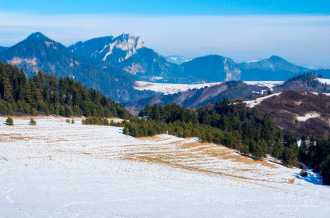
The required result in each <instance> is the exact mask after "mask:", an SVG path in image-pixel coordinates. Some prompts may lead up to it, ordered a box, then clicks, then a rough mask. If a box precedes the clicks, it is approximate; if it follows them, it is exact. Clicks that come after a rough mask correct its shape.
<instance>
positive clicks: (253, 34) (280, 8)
mask: <svg viewBox="0 0 330 218" xmlns="http://www.w3.org/2000/svg"><path fill="white" fill-rule="evenodd" d="M35 31H40V32H43V33H44V34H45V35H47V36H49V37H50V38H52V39H54V40H56V41H59V42H61V43H63V44H64V45H70V44H72V43H75V42H77V41H80V40H82V41H84V40H88V39H90V38H93V37H99V36H105V35H115V36H116V35H119V34H121V33H130V34H132V35H136V36H140V37H141V38H142V39H143V41H144V42H145V44H146V46H147V47H151V48H153V49H154V50H156V51H157V52H159V53H160V54H163V55H183V56H186V57H196V56H201V55H207V54H219V55H224V56H228V57H231V58H233V59H235V60H239V61H247V60H253V59H263V58H268V57H269V56H271V55H279V56H282V57H284V58H286V59H287V60H289V61H292V62H294V63H297V64H309V65H321V66H330V40H329V39H330V1H325V0H321V1H296V0H291V1H289V0H286V1H284V0H276V1H275V0H272V1H268V0H251V1H242V0H231V1H230V0H226V1H214V0H208V1H201V0H192V1H188V0H186V1H182V0H176V1H173V0H168V1H161V0H154V1H146V0H136V1H129V0H122V1H112V0H110V1H109V0H108V1H105V0H94V1H86V0H80V1H76V0H74V1H73V0H71V1H70V0H57V1H45V0H43V1H41V0H29V1H26V0H25V1H23V0H10V1H8V0H0V45H2V46H11V45H13V44H15V43H17V42H19V41H20V40H22V39H24V38H26V37H27V36H28V35H29V34H31V33H32V32H35Z"/></svg>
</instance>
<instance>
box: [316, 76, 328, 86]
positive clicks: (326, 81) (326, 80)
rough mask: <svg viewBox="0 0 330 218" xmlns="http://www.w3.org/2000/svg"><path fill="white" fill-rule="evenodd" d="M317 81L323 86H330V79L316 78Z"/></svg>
mask: <svg viewBox="0 0 330 218" xmlns="http://www.w3.org/2000/svg"><path fill="white" fill-rule="evenodd" d="M315 80H318V81H319V82H320V83H322V84H327V85H330V79H323V78H316V79H315Z"/></svg>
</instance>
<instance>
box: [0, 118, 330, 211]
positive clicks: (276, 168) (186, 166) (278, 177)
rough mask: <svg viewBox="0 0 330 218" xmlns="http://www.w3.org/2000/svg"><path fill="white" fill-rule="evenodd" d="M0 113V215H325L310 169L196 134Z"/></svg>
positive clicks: (322, 192)
mask: <svg viewBox="0 0 330 218" xmlns="http://www.w3.org/2000/svg"><path fill="white" fill-rule="evenodd" d="M5 119H6V118H5V117H0V121H1V123H0V217H116V216H118V217H328V215H329V213H330V188H329V187H326V186H322V185H317V184H319V182H320V181H319V178H318V177H317V175H311V176H310V177H309V178H307V179H305V180H303V179H298V178H296V175H297V174H298V173H299V170H298V169H290V168H285V167H283V166H281V165H279V164H274V163H272V162H270V161H262V162H255V161H253V160H250V159H249V158H246V157H243V156H240V155H239V154H237V153H236V152H235V151H234V150H231V149H228V148H225V147H222V146H218V145H214V144H207V143H200V142H198V141H197V139H195V138H191V139H182V138H177V137H174V136H168V135H160V136H156V137H152V138H140V139H136V138H132V137H130V136H127V135H123V134H122V128H118V127H108V126H85V125H81V120H80V119H76V120H75V121H76V122H75V124H68V123H66V122H65V119H64V118H53V117H39V118H37V119H36V120H37V125H36V126H30V125H28V122H29V119H28V118H14V122H15V125H14V126H6V125H4V121H5Z"/></svg>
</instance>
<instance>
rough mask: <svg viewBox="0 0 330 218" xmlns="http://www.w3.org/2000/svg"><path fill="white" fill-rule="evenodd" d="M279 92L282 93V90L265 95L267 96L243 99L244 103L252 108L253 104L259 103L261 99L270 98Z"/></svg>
mask: <svg viewBox="0 0 330 218" xmlns="http://www.w3.org/2000/svg"><path fill="white" fill-rule="evenodd" d="M280 94H282V92H279V93H275V94H271V95H267V96H264V97H260V98H257V99H255V100H250V101H244V103H245V104H246V106H247V107H250V108H253V107H254V106H256V105H258V104H260V103H261V102H262V101H263V100H265V99H268V98H271V97H273V96H279V95H280Z"/></svg>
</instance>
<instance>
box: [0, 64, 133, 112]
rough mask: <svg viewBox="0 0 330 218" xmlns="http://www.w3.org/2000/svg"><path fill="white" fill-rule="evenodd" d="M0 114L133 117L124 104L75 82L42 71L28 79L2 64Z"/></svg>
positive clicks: (10, 66)
mask: <svg viewBox="0 0 330 218" xmlns="http://www.w3.org/2000/svg"><path fill="white" fill-rule="evenodd" d="M0 114H1V115H9V114H10V115H13V114H14V115H23V114H30V115H38V114H44V115H49V114H56V115H61V116H66V117H71V116H87V117H88V116H95V117H113V116H115V117H120V118H125V119H127V118H129V117H130V116H131V115H130V114H129V112H128V111H127V110H126V109H125V108H124V107H123V106H122V105H121V104H118V103H115V102H114V101H112V100H111V99H109V98H108V97H106V96H105V95H103V94H102V93H101V92H99V91H97V90H95V89H93V88H90V89H88V88H87V87H86V86H83V85H82V84H81V83H80V82H77V81H75V80H74V79H72V78H69V77H65V78H58V77H56V76H53V75H48V74H43V73H42V72H40V71H39V72H38V73H37V74H34V76H33V77H29V78H27V77H26V74H25V72H24V71H23V70H22V69H21V70H19V69H18V68H17V67H16V66H13V65H11V64H3V63H0Z"/></svg>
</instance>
